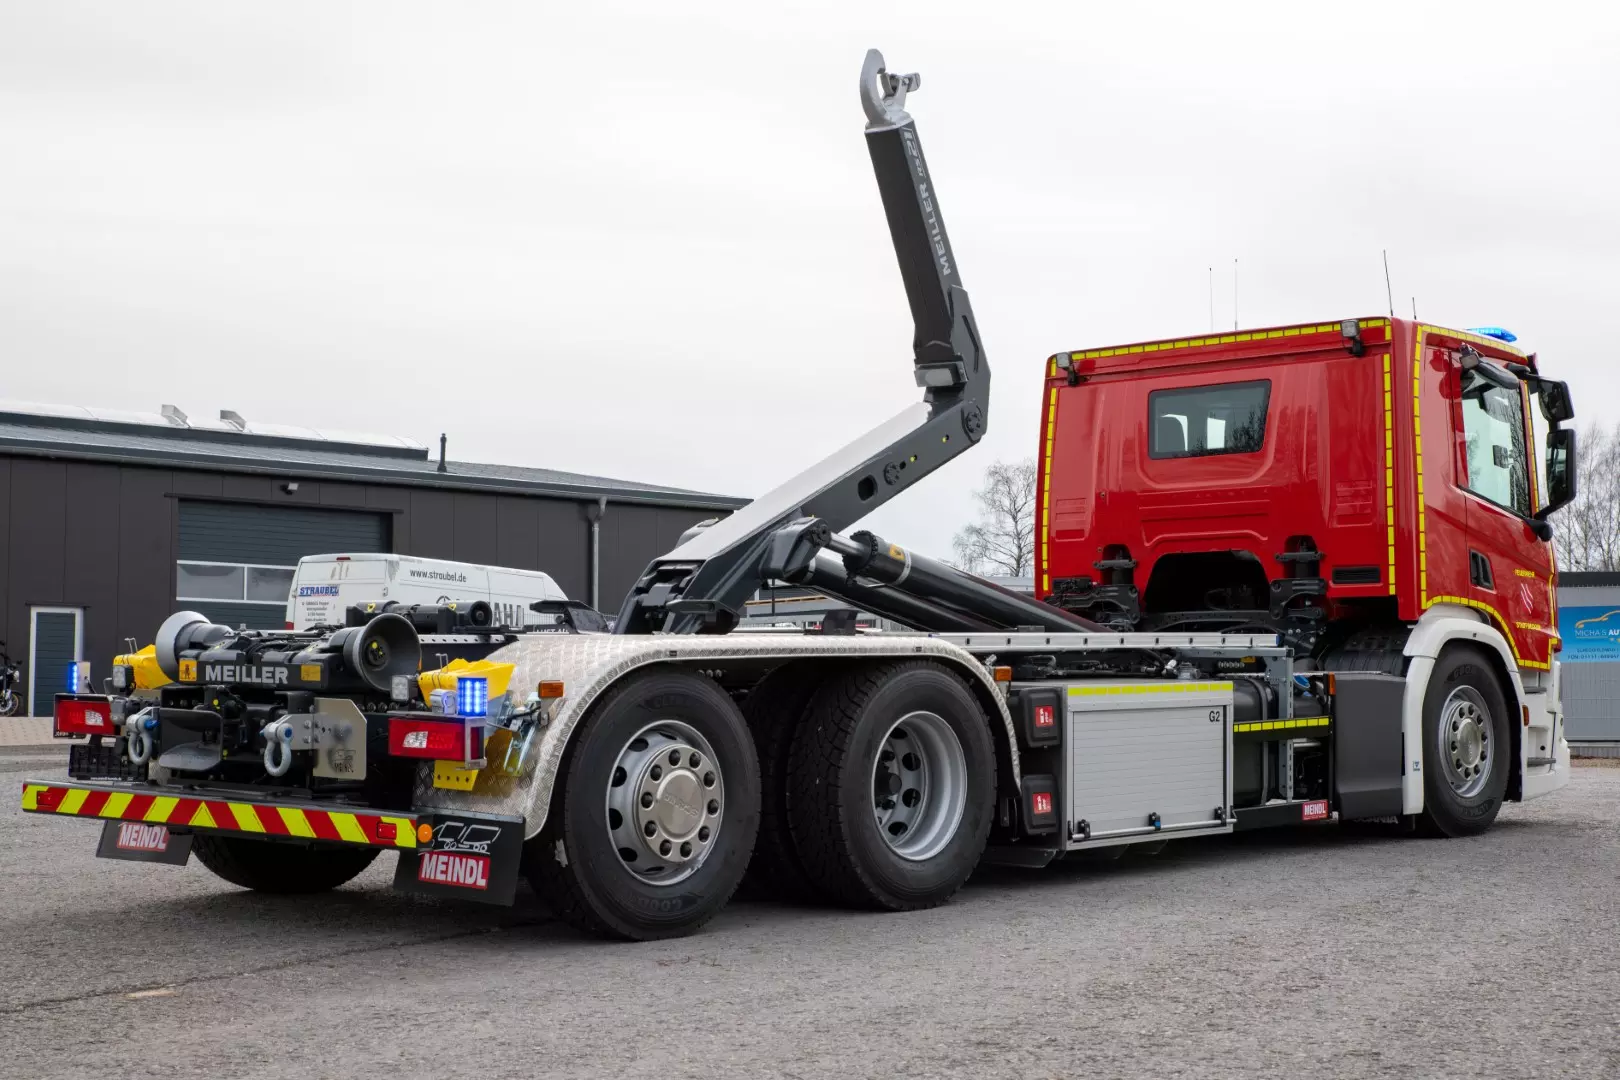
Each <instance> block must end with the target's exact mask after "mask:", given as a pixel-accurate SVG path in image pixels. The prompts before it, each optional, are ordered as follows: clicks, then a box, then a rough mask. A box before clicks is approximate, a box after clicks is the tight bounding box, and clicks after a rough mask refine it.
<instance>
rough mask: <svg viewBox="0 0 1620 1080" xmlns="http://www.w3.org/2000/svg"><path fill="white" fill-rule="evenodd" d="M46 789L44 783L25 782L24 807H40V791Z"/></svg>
mask: <svg viewBox="0 0 1620 1080" xmlns="http://www.w3.org/2000/svg"><path fill="white" fill-rule="evenodd" d="M44 790H45V785H43V784H24V785H23V801H22V808H23V809H24V810H38V809H39V793H40V792H42V791H44Z"/></svg>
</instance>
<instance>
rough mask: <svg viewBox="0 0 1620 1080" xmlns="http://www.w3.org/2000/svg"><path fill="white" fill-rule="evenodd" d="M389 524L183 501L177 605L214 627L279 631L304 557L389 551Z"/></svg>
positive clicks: (343, 515) (336, 514) (355, 516)
mask: <svg viewBox="0 0 1620 1080" xmlns="http://www.w3.org/2000/svg"><path fill="white" fill-rule="evenodd" d="M389 525H390V517H389V515H387V514H368V513H364V512H361V511H354V510H318V509H311V508H305V507H290V506H288V507H282V506H253V505H247V504H241V503H214V502H201V501H195V500H190V499H183V500H181V502H180V551H179V560H178V562H179V566H178V567H177V568H176V576H175V581H176V587H175V592H176V603H177V604H178V605H179V606H180V607H184V608H190V609H192V610H194V611H200V612H202V613H203V614H204V615H207V616H208V617H209V618H211V619H214V620H215V621H216V622H222V623H225V624H227V625H229V626H239V625H243V624H245V625H247V626H248V627H250V628H279V627H280V626H281V625H282V623H283V622H284V621H285V618H286V608H285V604H286V597H287V588H288V586H289V585H290V584H291V582H292V569H293V568H294V567H296V566H297V565H298V560H299V559H301V558H303V557H304V556H305V555H321V554H327V553H330V552H337V551H352V552H365V551H384V552H386V551H390V550H392V548H391V547H390V539H391V538H390V536H389V532H390V529H389Z"/></svg>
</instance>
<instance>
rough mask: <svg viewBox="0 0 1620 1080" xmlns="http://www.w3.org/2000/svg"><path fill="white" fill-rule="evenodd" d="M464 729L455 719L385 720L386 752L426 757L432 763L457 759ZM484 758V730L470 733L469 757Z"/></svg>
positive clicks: (461, 750)
mask: <svg viewBox="0 0 1620 1080" xmlns="http://www.w3.org/2000/svg"><path fill="white" fill-rule="evenodd" d="M464 731H465V729H464V728H463V727H462V726H461V723H460V722H459V721H456V720H419V719H417V718H416V717H413V716H391V717H389V718H388V752H389V753H390V754H392V755H393V756H394V757H414V758H429V759H433V760H441V761H442V760H448V759H451V758H454V759H455V760H457V761H460V760H461V755H462V753H463V752H464V751H465V750H466V749H467V747H466V746H465V745H464V743H463V737H464V736H463V732H464ZM483 755H484V729H483V728H482V727H479V728H477V729H475V730H474V731H473V733H472V756H473V757H474V758H479V757H483Z"/></svg>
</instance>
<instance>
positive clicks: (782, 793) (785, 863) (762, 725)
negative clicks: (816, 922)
mask: <svg viewBox="0 0 1620 1080" xmlns="http://www.w3.org/2000/svg"><path fill="white" fill-rule="evenodd" d="M827 675H828V672H827V669H826V668H824V667H822V666H821V665H819V664H801V665H797V666H795V667H793V668H789V669H786V670H782V671H777V672H773V673H772V674H771V676H770V678H768V679H767V680H766V681H765V682H764V683H763V684H762V685H761V686H760V688H759V689H758V690H757V691H755V692H754V693H753V694H751V695H749V698H748V700H747V701H745V702H744V703H743V715H744V716H746V717H747V718H748V727H749V730H750V731H752V732H753V735H754V747H755V749H756V750H757V751H758V752H759V839H757V840H755V841H754V857H753V859H752V860H750V861H749V864H748V876H747V878H746V880H745V887H747V888H748V889H750V890H757V892H758V893H761V894H764V895H767V896H772V897H775V898H777V899H780V900H789V901H794V902H797V903H810V902H814V901H816V900H819V899H821V898H822V897H821V890H820V889H818V888H817V887H816V884H815V882H813V881H812V880H811V879H810V876H809V875H808V874H806V873H805V871H804V864H803V862H802V861H801V860H800V858H799V851H798V848H797V846H796V845H795V844H794V841H793V831H792V829H790V828H789V827H788V816H787V787H788V755H789V754H790V753H792V750H793V736H794V735H795V733H797V732H798V730H799V727H800V723H799V722H800V720H801V719H802V718H803V717H804V714H805V712H806V711H807V710H808V709H809V707H810V703H811V701H812V700H814V698H815V696H816V691H817V690H818V689H819V688H820V687H821V686H822V684H823V683H825V681H826V679H827Z"/></svg>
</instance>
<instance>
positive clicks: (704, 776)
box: [523, 670, 759, 941]
mask: <svg viewBox="0 0 1620 1080" xmlns="http://www.w3.org/2000/svg"><path fill="white" fill-rule="evenodd" d="M638 742H639V743H641V744H642V746H641V747H640V748H639V749H638V748H637V747H636V744H637V743H638ZM677 747H680V748H681V749H679V750H677V749H676V748H677ZM666 752H667V753H677V754H681V755H685V756H684V757H682V759H681V764H680V765H679V767H675V766H667V763H666V762H664V761H663V760H661V759H662V758H663V757H664V754H665V753H666ZM692 754H696V755H697V759H698V762H699V764H698V765H697V766H695V767H689V762H690V761H691V755H692ZM716 763H718V768H714V766H715V764H716ZM666 767H668V768H669V773H668V775H667V776H666V775H665V774H664V772H663V770H664V769H665V768H666ZM620 770H623V771H624V775H623V776H622V777H618V782H615V778H616V774H617V773H618V772H619V771H620ZM711 775H712V780H713V784H712V786H710V784H709V782H708V781H709V778H710V777H711ZM660 784H661V785H662V786H661V787H656V790H657V791H658V794H657V796H656V797H654V796H653V795H652V792H651V791H650V790H648V788H650V787H655V786H656V785H660ZM638 790H639V791H641V792H642V795H645V796H646V797H647V798H648V799H650V800H651V801H650V802H649V803H645V804H644V803H642V802H641V801H640V800H641V798H642V795H638V794H637V791H638ZM615 800H618V801H619V802H620V803H621V804H622V805H623V807H624V809H623V810H619V809H616V808H614V807H612V806H610V805H609V804H610V803H611V802H614V801H615ZM711 807H713V809H711ZM610 815H617V819H618V826H617V828H613V827H610V820H612V818H611V817H610ZM711 817H712V821H711ZM646 825H652V826H653V828H654V831H655V834H656V835H655V838H654V839H653V840H650V841H644V839H643V836H642V835H641V832H640V830H641V828H643V827H644V826H646ZM758 829H759V762H758V759H757V758H756V757H755V753H754V744H753V740H752V739H750V738H749V735H748V727H747V724H746V723H745V722H744V720H743V716H742V712H741V710H739V709H738V708H737V705H736V703H735V702H733V701H732V700H731V697H730V696H729V695H728V694H726V692H725V691H723V690H721V689H720V687H719V686H717V685H715V683H714V682H713V681H712V680H710V679H707V678H704V677H702V676H698V675H692V674H688V673H686V672H682V671H674V670H670V671H651V672H646V673H644V674H641V675H636V676H632V677H631V678H629V679H628V680H627V681H626V682H625V683H624V684H623V685H621V686H619V687H617V688H615V689H613V690H610V691H609V692H608V693H607V694H606V695H605V696H604V697H603V699H602V701H600V702H599V703H597V705H596V706H595V707H594V708H593V709H592V710H591V713H590V715H589V716H587V717H586V718H585V720H584V722H583V724H582V726H581V727H580V729H579V731H578V732H577V733H576V734H575V735H574V738H573V741H572V744H571V746H570V748H569V751H568V756H567V757H566V758H565V760H564V762H563V766H562V769H561V771H560V772H559V782H558V787H557V789H556V790H555V791H554V792H553V794H552V805H551V812H550V814H548V815H547V818H546V825H545V828H543V829H542V830H541V831H540V834H539V835H538V836H536V837H534V838H533V839H531V840H530V841H529V842H528V843H527V844H525V845H524V851H523V870H524V874H525V876H526V877H527V878H528V879H529V881H530V883H531V884H532V885H533V886H534V888H535V891H536V892H538V893H539V894H540V897H541V899H542V900H544V901H545V902H546V903H547V904H548V905H549V906H550V907H551V909H552V910H553V911H554V912H555V913H556V914H557V916H558V917H559V918H561V919H562V920H563V921H565V922H567V923H569V924H570V925H571V926H573V927H575V928H576V929H578V930H581V931H583V932H585V933H587V934H591V935H593V936H595V937H603V938H614V939H620V940H629V941H651V940H655V939H659V938H670V937H679V936H681V935H684V934H689V933H692V932H693V931H694V930H696V929H698V928H699V927H700V926H702V925H703V924H704V923H706V922H708V921H709V920H710V919H711V918H713V917H714V916H715V914H716V913H717V912H719V910H720V909H721V908H722V907H724V906H725V905H726V902H727V901H728V900H730V899H731V895H732V893H734V892H736V890H737V886H738V884H739V883H741V881H742V877H743V873H744V871H745V870H746V869H747V868H748V858H749V855H750V854H751V853H752V852H753V848H754V838H755V835H756V833H757V832H758ZM669 837H673V838H674V839H673V840H670V841H669V842H670V843H671V847H670V849H669V850H668V851H667V852H665V853H664V855H667V856H668V860H667V861H666V859H665V858H664V855H661V854H660V852H659V850H658V847H659V845H661V844H662V843H664V842H665V841H666V839H668V838H669ZM700 837H701V838H702V839H700ZM677 843H679V844H680V845H681V846H680V847H679V848H677V846H676V845H677ZM687 845H690V848H691V852H692V854H691V855H689V856H687V857H686V858H685V859H684V861H681V856H682V855H683V854H684V852H685V850H686V846H687ZM621 852H628V853H629V858H628V860H627V858H626V856H624V855H621ZM632 868H634V869H632ZM654 874H658V875H663V877H664V881H663V882H662V883H660V882H659V879H658V877H656V876H654Z"/></svg>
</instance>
